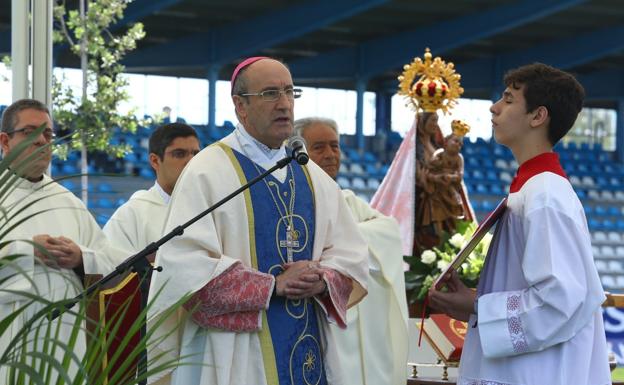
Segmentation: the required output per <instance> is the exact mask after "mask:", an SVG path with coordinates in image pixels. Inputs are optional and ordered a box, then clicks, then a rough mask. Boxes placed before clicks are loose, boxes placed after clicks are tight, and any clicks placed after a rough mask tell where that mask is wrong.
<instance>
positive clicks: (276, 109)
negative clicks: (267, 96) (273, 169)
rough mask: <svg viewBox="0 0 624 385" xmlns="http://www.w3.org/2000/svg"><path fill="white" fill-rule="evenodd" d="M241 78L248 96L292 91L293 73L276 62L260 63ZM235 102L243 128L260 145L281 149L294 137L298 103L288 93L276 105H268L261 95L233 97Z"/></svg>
mask: <svg viewBox="0 0 624 385" xmlns="http://www.w3.org/2000/svg"><path fill="white" fill-rule="evenodd" d="M242 76H245V79H246V83H247V87H248V89H247V90H245V93H250V94H255V93H259V92H262V91H266V90H279V91H285V90H288V89H291V90H292V89H293V81H292V77H291V75H290V71H288V68H286V67H285V66H284V65H283V64H282V63H280V62H278V61H277V60H273V59H263V60H259V61H257V62H255V63H253V64H251V65H250V66H249V67H248V68H247V70H246V71H245V73H244V74H243V75H242ZM233 99H234V103H235V106H236V111H237V112H238V116H239V119H240V120H241V124H242V125H243V126H244V127H245V129H246V130H247V132H248V133H249V134H250V135H251V136H253V137H254V138H256V139H257V140H258V141H260V142H261V143H263V144H265V145H267V146H269V147H271V148H279V147H280V146H281V145H282V143H283V142H284V141H285V140H286V139H288V138H289V137H290V136H291V135H292V133H293V120H294V112H293V111H294V107H295V101H294V99H293V98H290V97H288V96H287V95H286V94H285V93H282V94H281V95H280V96H279V98H278V99H277V100H275V101H266V100H264V99H263V98H262V97H261V96H258V95H252V96H239V95H234V96H233Z"/></svg>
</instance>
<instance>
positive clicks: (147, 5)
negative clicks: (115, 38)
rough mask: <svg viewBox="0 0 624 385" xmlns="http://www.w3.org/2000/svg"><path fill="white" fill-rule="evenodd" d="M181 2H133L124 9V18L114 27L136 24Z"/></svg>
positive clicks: (159, 0) (136, 0) (151, 0)
mask: <svg viewBox="0 0 624 385" xmlns="http://www.w3.org/2000/svg"><path fill="white" fill-rule="evenodd" d="M181 1H182V0H134V1H133V2H131V3H130V4H128V6H127V7H126V9H125V11H124V17H123V19H121V20H120V21H119V23H117V24H116V25H115V27H120V26H125V25H127V24H130V23H136V22H137V21H140V20H142V19H143V18H145V17H146V16H150V15H153V14H154V13H156V12H158V11H160V10H162V9H165V8H169V7H171V6H173V5H175V4H177V3H179V2H181Z"/></svg>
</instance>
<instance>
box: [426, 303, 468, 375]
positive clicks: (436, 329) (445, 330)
mask: <svg viewBox="0 0 624 385" xmlns="http://www.w3.org/2000/svg"><path fill="white" fill-rule="evenodd" d="M419 327H420V328H421V329H422V332H423V333H424V335H425V338H426V339H427V341H429V344H430V345H431V347H432V348H433V350H435V352H436V354H437V355H438V357H440V359H441V360H442V361H444V363H446V364H449V363H451V364H452V363H458V362H459V359H460V358H461V353H462V348H463V347H464V338H465V337H466V332H467V331H468V329H467V328H468V324H467V323H466V322H462V321H458V320H456V319H453V318H451V317H449V316H447V315H446V314H431V316H429V318H426V319H424V322H423V323H422V324H420V325H419Z"/></svg>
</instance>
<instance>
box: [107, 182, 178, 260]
mask: <svg viewBox="0 0 624 385" xmlns="http://www.w3.org/2000/svg"><path fill="white" fill-rule="evenodd" d="M163 193H164V191H162V189H161V188H160V186H158V184H154V186H152V187H151V188H150V189H149V190H139V191H137V192H135V193H134V194H132V196H131V197H130V199H129V200H128V201H127V202H126V203H124V204H123V205H121V206H120V207H119V208H118V209H117V210H115V213H113V215H112V216H111V217H110V219H109V220H108V222H107V223H106V225H105V226H104V234H106V237H107V238H108V239H109V240H110V241H111V242H112V243H113V244H114V245H116V246H117V247H119V248H121V249H123V250H125V251H126V253H127V257H129V256H130V255H132V254H135V253H137V252H139V251H141V250H143V249H144V248H145V246H147V245H148V244H150V243H152V242H154V241H157V240H159V239H160V237H161V236H162V230H163V227H164V225H165V219H166V216H167V202H166V201H165V197H166V196H163V195H162V194H163ZM165 194H166V193H165Z"/></svg>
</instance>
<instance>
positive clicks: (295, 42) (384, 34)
mask: <svg viewBox="0 0 624 385" xmlns="http://www.w3.org/2000/svg"><path fill="white" fill-rule="evenodd" d="M67 2H68V3H70V4H72V3H77V1H76V0H67ZM10 5H11V0H0V53H2V52H5V53H6V52H8V51H10V15H11V12H10ZM623 5H624V4H623V2H622V0H470V1H466V0H438V1H416V0H339V1H336V0H305V1H304V0H234V1H233V0H134V1H133V2H132V3H131V4H130V5H129V6H128V9H127V10H126V16H125V19H124V21H123V22H122V23H121V24H122V27H123V25H127V24H128V23H132V22H136V21H141V22H143V23H144V25H145V30H146V32H147V37H146V38H145V39H144V41H142V42H141V43H140V44H139V47H138V49H137V50H136V51H135V52H133V53H132V54H131V55H130V56H129V57H128V58H127V60H126V62H125V64H126V65H127V67H128V70H129V71H131V72H140V73H146V74H161V75H174V76H189V77H201V78H206V77H207V76H208V73H209V71H210V70H211V69H213V70H214V71H217V73H218V76H219V78H220V79H223V80H227V79H229V75H230V74H231V71H232V69H233V67H234V66H235V65H236V64H237V63H238V62H239V61H240V60H241V58H243V57H245V56H250V55H269V56H274V57H279V58H282V59H284V60H285V61H286V62H287V63H289V65H290V67H291V69H292V72H293V75H294V77H295V80H296V82H297V84H300V85H307V86H320V87H335V88H346V89H355V87H356V82H357V81H358V80H363V81H365V82H366V87H367V89H368V90H369V91H388V92H392V91H394V90H395V89H396V86H397V81H396V76H397V75H398V74H399V73H400V71H401V68H402V65H403V64H405V63H408V62H410V61H411V60H412V58H413V57H414V56H422V54H423V52H424V49H425V47H430V48H431V51H432V53H433V54H434V56H437V55H440V56H442V57H443V58H444V59H446V60H450V61H453V62H455V64H456V67H457V70H458V72H459V73H460V74H462V85H463V86H464V88H465V89H466V92H465V95H464V96H466V97H479V98H486V99H488V98H491V97H492V96H493V95H494V94H495V93H496V92H499V91H500V88H501V84H500V82H501V77H502V74H503V73H504V72H505V71H506V70H507V69H509V68H513V67H516V66H518V65H522V64H526V63H529V62H533V61H541V62H545V63H548V64H552V65H554V66H557V67H560V68H564V69H567V70H569V71H571V72H573V73H575V74H577V75H578V76H579V78H580V80H581V81H582V83H583V84H584V85H585V87H586V90H587V94H588V99H589V100H590V102H591V104H592V105H594V106H607V107H613V106H614V105H615V101H616V100H617V99H620V98H624V6H623ZM56 65H60V66H77V65H78V62H77V60H76V59H74V58H73V57H71V56H70V55H69V54H67V52H64V53H60V54H59V55H58V56H57V61H56Z"/></svg>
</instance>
